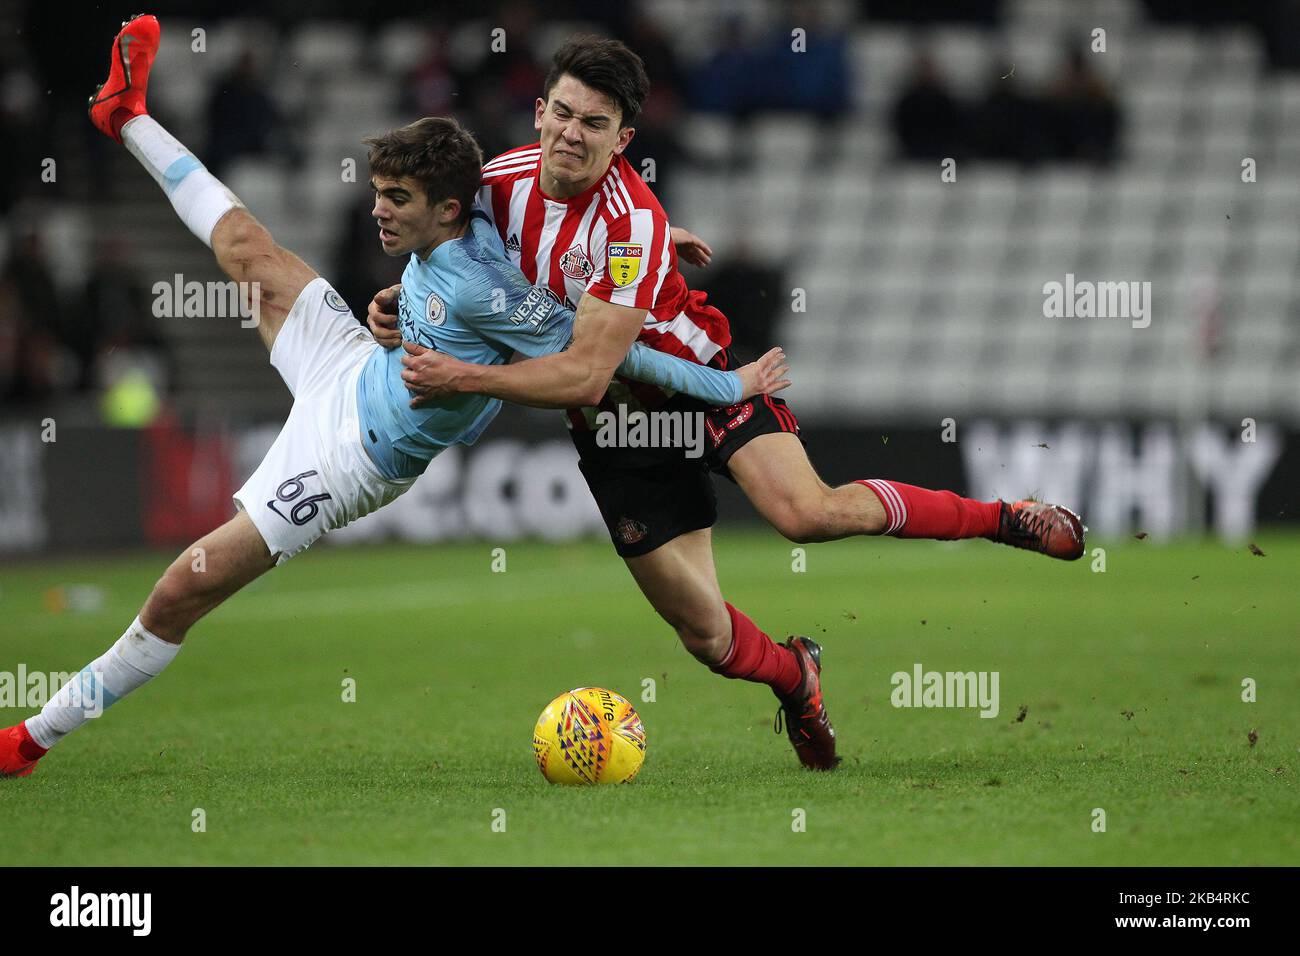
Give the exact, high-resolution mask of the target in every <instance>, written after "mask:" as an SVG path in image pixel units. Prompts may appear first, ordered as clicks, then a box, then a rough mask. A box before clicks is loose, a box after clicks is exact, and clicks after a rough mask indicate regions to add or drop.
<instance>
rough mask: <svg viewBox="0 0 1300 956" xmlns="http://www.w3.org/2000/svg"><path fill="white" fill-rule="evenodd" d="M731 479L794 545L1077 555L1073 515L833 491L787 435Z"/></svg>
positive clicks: (911, 489) (878, 491)
mask: <svg viewBox="0 0 1300 956" xmlns="http://www.w3.org/2000/svg"><path fill="white" fill-rule="evenodd" d="M727 467H728V468H729V469H730V470H731V474H732V477H734V478H735V479H736V482H737V484H739V485H740V487H741V489H742V490H743V491H744V492H745V494H746V496H747V497H748V498H749V500H750V501H751V502H752V503H753V505H754V507H755V508H757V509H758V513H759V514H761V515H762V516H763V517H764V518H766V519H767V520H768V521H769V522H771V524H772V525H773V527H775V528H776V529H777V530H778V531H780V532H781V533H782V534H783V535H785V536H786V537H787V538H789V539H790V540H792V541H795V542H800V543H803V542H811V541H833V540H837V539H839V538H847V537H851V536H853V535H878V534H889V535H893V536H896V537H900V538H934V539H939V540H945V541H950V540H957V539H961V538H987V539H989V540H991V541H997V542H1000V543H1002V544H1009V545H1011V546H1012V547H1016V548H1023V549H1025V550H1028V551H1037V552H1038V553H1040V554H1046V555H1048V556H1050V557H1053V558H1061V559H1063V560H1066V561H1073V560H1075V559H1077V558H1079V557H1081V556H1082V555H1083V551H1084V531H1085V529H1084V527H1083V524H1082V522H1080V520H1079V516H1078V515H1076V514H1074V513H1073V512H1072V511H1069V510H1067V509H1066V508H1063V507H1061V506H1060V505H1051V504H1047V503H1045V502H1038V501H1017V502H1011V503H1009V502H1004V501H988V502H986V501H975V500H973V499H970V498H962V497H961V496H959V495H956V494H954V493H953V492H951V491H931V490H930V489H928V488H918V487H916V486H914V485H906V484H903V483H902V482H897V481H889V480H886V479H880V478H871V479H865V480H862V481H855V482H851V483H850V484H846V485H840V486H839V487H837V488H832V487H830V486H829V485H827V484H826V483H825V482H824V481H822V480H821V478H819V477H818V476H817V473H816V471H814V470H813V467H812V463H811V462H810V461H809V460H808V455H807V453H806V452H805V451H804V448H803V445H802V443H801V442H800V441H799V439H798V438H797V437H795V436H794V435H792V434H790V433H788V432H783V433H779V434H767V435H759V436H758V437H756V438H754V439H752V440H750V441H749V442H747V443H746V444H745V445H744V446H743V447H741V448H740V449H738V450H737V451H736V452H735V453H734V454H733V455H732V456H731V458H730V459H729V460H728V462H727Z"/></svg>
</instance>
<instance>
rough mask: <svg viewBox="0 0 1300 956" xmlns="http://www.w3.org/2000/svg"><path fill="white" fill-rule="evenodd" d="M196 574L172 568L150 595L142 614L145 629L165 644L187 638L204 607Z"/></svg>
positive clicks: (159, 580)
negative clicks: (180, 637) (201, 608)
mask: <svg viewBox="0 0 1300 956" xmlns="http://www.w3.org/2000/svg"><path fill="white" fill-rule="evenodd" d="M197 577H198V575H197V574H196V573H193V572H191V573H189V574H187V573H185V572H178V571H177V570H176V568H175V567H171V568H168V569H167V571H166V572H165V573H164V574H163V576H162V577H161V578H159V579H158V583H157V584H155V585H154V586H153V590H152V591H151V592H150V593H149V599H148V600H147V601H145V605H144V609H143V611H142V612H141V614H140V617H141V619H142V620H143V621H144V622H145V626H146V627H148V628H150V629H151V630H153V631H154V633H156V634H158V636H159V637H162V638H163V639H164V640H169V639H173V638H174V637H177V636H183V635H184V633H185V632H186V631H187V630H189V626H190V624H191V623H193V619H194V618H195V613H194V612H195V608H196V606H197V605H199V604H200V603H201V589H200V586H199V583H198V581H197V580H196V579H197Z"/></svg>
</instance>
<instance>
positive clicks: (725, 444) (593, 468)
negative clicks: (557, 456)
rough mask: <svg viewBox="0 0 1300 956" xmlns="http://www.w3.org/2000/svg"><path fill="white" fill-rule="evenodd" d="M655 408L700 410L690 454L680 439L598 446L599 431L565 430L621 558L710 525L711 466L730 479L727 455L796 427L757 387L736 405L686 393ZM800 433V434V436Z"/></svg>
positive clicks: (714, 506) (713, 501)
mask: <svg viewBox="0 0 1300 956" xmlns="http://www.w3.org/2000/svg"><path fill="white" fill-rule="evenodd" d="M656 411H660V412H681V413H685V414H692V415H693V414H695V413H700V414H701V415H702V419H701V418H698V417H697V418H695V419H694V421H695V422H697V423H698V422H700V421H702V422H703V425H704V429H703V432H704V434H703V441H702V443H700V444H701V445H702V449H701V447H700V446H698V445H697V446H696V448H695V450H697V451H698V450H702V454H699V455H698V457H690V456H689V455H688V454H687V450H686V449H683V448H681V447H674V448H648V447H628V446H627V445H624V444H619V445H610V444H608V443H607V444H605V445H604V446H602V444H600V443H599V442H598V441H597V432H594V431H577V430H574V431H573V432H571V434H572V436H573V443H574V444H575V445H576V446H577V448H578V455H579V461H578V467H579V468H580V469H581V471H582V476H583V477H584V478H585V479H586V480H587V487H589V488H590V489H591V494H592V497H594V498H595V499H596V504H597V506H598V507H599V508H600V514H601V517H602V518H604V520H605V527H606V528H607V529H609V537H610V540H611V541H613V542H614V550H615V551H617V552H618V553H619V555H620V556H621V557H624V558H634V557H639V556H640V555H643V554H649V553H650V552H651V551H654V550H655V549H656V548H658V547H659V546H660V545H663V544H667V543H668V542H669V541H671V540H673V538H676V537H678V536H679V535H683V534H686V533H687V532H688V531H696V530H698V529H700V528H711V527H713V525H714V523H715V522H716V521H717V518H718V497H717V493H716V492H715V491H714V488H713V478H712V473H713V472H717V473H718V474H721V475H724V476H725V477H727V478H728V479H730V480H733V481H734V480H735V479H732V478H731V473H730V471H729V470H728V469H727V461H728V459H730V458H731V456H732V455H734V454H735V453H736V451H738V450H739V449H741V448H743V447H744V446H745V444H746V443H747V442H749V441H750V440H752V439H754V438H757V437H758V436H759V435H767V434H774V433H779V432H789V433H791V434H794V435H799V421H798V419H796V418H795V415H794V412H792V411H791V410H790V408H789V406H788V405H786V403H785V402H784V401H783V400H781V399H779V398H772V397H771V396H765V395H761V396H758V397H757V398H754V399H751V400H749V401H745V402H741V403H739V404H737V405H730V406H719V407H710V406H708V405H706V404H705V403H704V402H701V401H699V400H698V399H694V398H690V397H689V396H686V395H677V396H674V397H673V398H672V399H671V400H670V401H669V402H668V403H667V404H666V405H664V406H662V407H661V408H660V409H657V410H656ZM799 440H800V441H802V440H803V438H802V436H800V439H799Z"/></svg>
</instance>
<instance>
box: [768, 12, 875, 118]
mask: <svg viewBox="0 0 1300 956" xmlns="http://www.w3.org/2000/svg"><path fill="white" fill-rule="evenodd" d="M796 31H802V32H801V33H798V34H797V35H796ZM760 66H761V67H762V70H761V72H759V73H758V74H757V77H751V82H753V80H754V79H755V78H761V79H764V80H766V90H765V91H764V94H765V95H764V100H765V101H766V104H767V107H768V108H775V109H788V110H798V111H800V112H806V113H812V114H814V115H815V116H818V117H821V118H822V119H834V118H836V117H838V116H839V115H840V114H842V113H844V112H845V111H847V110H848V108H849V106H850V101H849V89H850V88H851V87H852V85H853V83H852V76H851V74H850V71H849V56H848V36H847V34H846V33H845V32H843V31H836V30H832V29H830V28H828V27H827V26H826V24H825V23H824V21H823V19H822V16H821V10H820V7H819V5H818V4H816V3H810V2H807V0H796V2H794V3H791V4H790V8H789V11H788V12H787V14H786V22H785V25H784V26H781V27H778V29H777V31H776V33H775V34H774V35H773V36H772V37H771V38H770V39H769V40H768V42H767V43H766V44H765V47H764V56H763V58H762V62H761V64H760Z"/></svg>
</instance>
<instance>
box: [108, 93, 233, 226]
mask: <svg viewBox="0 0 1300 956" xmlns="http://www.w3.org/2000/svg"><path fill="white" fill-rule="evenodd" d="M121 133H122V142H123V143H124V144H126V148H127V149H128V150H130V151H131V155H132V156H134V157H135V158H136V159H138V160H140V164H141V165H142V166H144V168H145V169H147V170H148V171H149V175H150V176H152V177H153V178H154V182H156V183H157V184H158V185H159V186H161V187H162V188H163V192H165V193H166V194H167V198H168V199H170V200H171V201H172V206H173V207H174V208H175V210H176V214H177V215H178V216H180V217H181V222H183V223H185V225H187V226H189V229H190V232H192V233H194V235H196V236H198V237H199V238H200V239H202V240H203V242H204V243H205V244H206V245H207V246H208V248H209V249H211V248H212V230H213V229H215V228H216V227H217V222H218V221H220V219H221V217H222V216H224V215H225V214H226V213H228V212H230V210H232V209H234V208H236V207H240V208H242V207H243V205H244V204H243V203H242V202H240V201H239V197H237V196H236V195H235V194H234V193H232V192H231V191H230V190H229V189H227V188H226V187H225V184H224V183H222V182H221V180H219V179H217V177H215V176H213V175H212V174H211V173H210V172H208V171H207V169H206V168H205V167H204V165H203V164H202V163H200V162H199V161H198V160H197V159H195V158H194V154H193V153H191V152H190V151H189V150H188V149H186V148H185V147H184V146H182V145H181V143H180V142H179V141H178V140H177V139H176V138H175V137H174V136H172V134H171V133H169V132H167V131H166V130H165V129H163V128H162V127H161V126H160V125H158V121H157V120H155V119H154V118H153V117H152V116H146V115H142V116H137V117H135V118H133V119H130V120H127V122H126V123H124V124H123V125H122V130H121Z"/></svg>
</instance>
